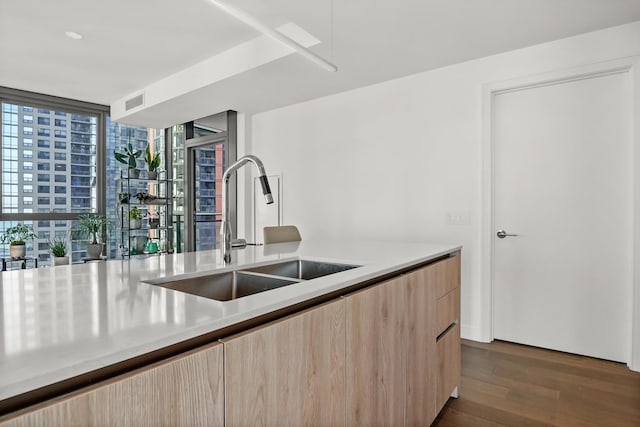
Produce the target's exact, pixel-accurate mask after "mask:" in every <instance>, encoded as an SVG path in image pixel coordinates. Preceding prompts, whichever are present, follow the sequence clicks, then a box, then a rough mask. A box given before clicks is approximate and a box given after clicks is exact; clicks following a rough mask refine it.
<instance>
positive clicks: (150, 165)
mask: <svg viewBox="0 0 640 427" xmlns="http://www.w3.org/2000/svg"><path fill="white" fill-rule="evenodd" d="M144 162H145V163H146V164H147V177H148V178H149V179H158V167H159V166H160V153H156V154H151V148H150V146H149V145H147V148H146V149H145V154H144Z"/></svg>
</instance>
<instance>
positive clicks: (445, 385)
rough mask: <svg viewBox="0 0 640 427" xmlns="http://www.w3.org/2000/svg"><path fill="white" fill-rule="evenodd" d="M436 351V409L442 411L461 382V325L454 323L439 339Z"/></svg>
mask: <svg viewBox="0 0 640 427" xmlns="http://www.w3.org/2000/svg"><path fill="white" fill-rule="evenodd" d="M436 351H437V361H438V369H437V375H436V409H437V411H438V412H440V410H441V409H442V407H443V406H444V405H445V403H447V400H449V396H450V395H451V393H452V392H453V390H454V389H455V388H456V387H458V385H459V384H460V325H458V324H456V325H454V326H453V327H452V328H451V329H449V330H448V331H447V333H446V334H444V335H443V336H442V337H441V338H440V339H439V340H438V342H437V344H436Z"/></svg>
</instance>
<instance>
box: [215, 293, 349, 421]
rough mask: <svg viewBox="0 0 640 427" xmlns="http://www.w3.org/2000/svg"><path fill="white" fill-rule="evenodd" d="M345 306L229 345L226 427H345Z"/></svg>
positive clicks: (299, 317)
mask: <svg viewBox="0 0 640 427" xmlns="http://www.w3.org/2000/svg"><path fill="white" fill-rule="evenodd" d="M344 304H345V303H344V301H343V300H336V301H333V302H330V303H327V304H325V305H321V306H319V307H316V308H313V309H310V310H308V311H306V312H302V313H299V314H295V315H293V316H291V317H288V318H285V319H282V320H279V321H276V322H273V323H271V324H267V325H264V326H261V327H259V328H256V329H253V330H251V331H248V332H246V333H243V334H240V335H237V336H234V337H231V338H229V339H225V340H223V343H224V355H225V395H226V419H227V423H226V425H227V426H229V427H234V426H259V425H260V426H341V425H344V416H345V406H344V404H345V399H344V388H345V384H344V375H345V370H344V360H345V330H344Z"/></svg>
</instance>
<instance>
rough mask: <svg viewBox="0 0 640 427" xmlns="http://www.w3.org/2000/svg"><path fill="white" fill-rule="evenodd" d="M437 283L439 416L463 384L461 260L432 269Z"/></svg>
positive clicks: (437, 387)
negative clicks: (461, 368) (461, 359)
mask: <svg viewBox="0 0 640 427" xmlns="http://www.w3.org/2000/svg"><path fill="white" fill-rule="evenodd" d="M433 267H434V269H433V270H432V279H433V280H435V281H436V283H437V286H435V289H436V322H435V325H436V327H435V335H436V361H437V368H436V381H435V384H436V413H438V412H440V410H441V409H442V407H443V406H444V405H445V403H447V400H448V399H449V396H451V395H452V394H455V395H457V388H458V386H459V384H460V256H456V257H452V258H449V259H447V260H445V261H443V262H441V263H437V264H434V265H433Z"/></svg>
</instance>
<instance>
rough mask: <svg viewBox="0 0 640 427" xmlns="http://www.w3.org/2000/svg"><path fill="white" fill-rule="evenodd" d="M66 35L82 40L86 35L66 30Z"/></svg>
mask: <svg viewBox="0 0 640 427" xmlns="http://www.w3.org/2000/svg"><path fill="white" fill-rule="evenodd" d="M64 35H65V36H67V37H69V38H70V39H74V40H82V39H83V38H84V36H83V35H82V34H80V33H76V32H75V31H65V32H64Z"/></svg>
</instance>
